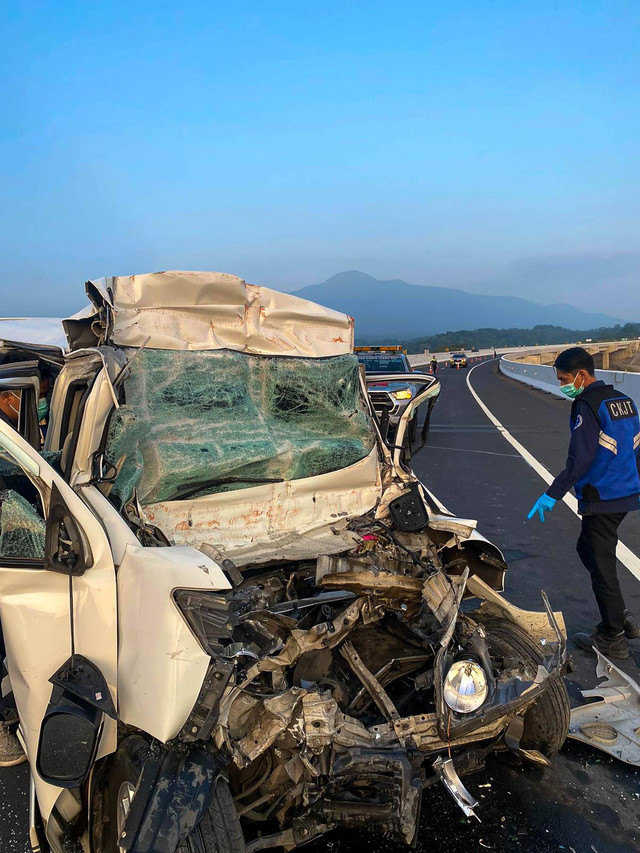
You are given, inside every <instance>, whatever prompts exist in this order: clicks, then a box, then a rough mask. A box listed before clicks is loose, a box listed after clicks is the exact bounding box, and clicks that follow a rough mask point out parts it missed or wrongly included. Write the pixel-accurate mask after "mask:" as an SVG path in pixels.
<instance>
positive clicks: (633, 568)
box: [467, 359, 640, 580]
mask: <svg viewBox="0 0 640 853" xmlns="http://www.w3.org/2000/svg"><path fill="white" fill-rule="evenodd" d="M492 360H493V359H492ZM483 363H484V364H486V363H487V362H486V361H485V362H483ZM476 367H480V365H479V364H476V365H475V366H474V367H472V368H471V370H470V371H469V372H468V373H467V388H468V389H469V391H470V392H471V396H472V397H473V399H474V400H475V401H476V403H477V404H478V405H479V406H480V408H481V409H482V411H483V412H484V413H485V415H486V416H487V417H488V418H489V420H490V421H491V423H492V424H493V425H494V426H495V428H496V429H497V430H498V432H499V433H500V434H501V435H502V437H503V438H504V439H505V440H506V441H508V442H509V444H510V445H511V446H512V447H515V449H516V450H517V451H518V453H519V454H520V456H522V458H523V459H524V460H525V462H527V463H528V464H529V465H531V467H532V468H533V470H534V471H535V472H536V474H538V475H539V476H540V477H542V479H543V480H544V481H545V483H546V484H547V485H548V486H550V485H551V483H553V480H554V477H553V474H552V473H551V472H550V471H548V470H547V469H546V468H545V467H544V465H542V463H540V462H538V460H537V459H536V458H535V456H533V455H532V454H531V453H529V451H528V450H527V448H526V447H524V446H523V445H522V444H520V442H519V441H518V439H517V438H514V437H513V436H512V435H511V433H510V432H509V430H508V429H506V427H504V426H503V425H502V424H501V423H500V421H499V420H498V419H497V418H496V416H495V415H494V414H493V412H492V411H491V410H490V409H488V408H487V406H486V405H485V404H484V403H483V402H482V400H481V399H480V397H478V395H477V394H476V392H475V391H474V390H473V387H472V385H471V374H472V373H473V371H474V370H475V369H476ZM563 501H564V502H565V504H566V505H567V506H568V507H569V509H570V510H572V511H573V512H574V513H575V514H576V515H577V516H579V513H578V501H577V500H576V498H575V497H574V496H573V495H571V494H566V495H565V496H564V498H563ZM616 556H617V558H618V559H619V560H620V562H621V563H622V565H623V566H625V568H627V569H629V571H630V572H631V574H632V575H633V576H634V577H635V578H636V579H637V580H640V557H638V556H637V555H636V554H634V552H633V551H632V550H631V549H630V548H627V546H626V545H623V544H622V542H620V541H619V542H618V547H617V549H616Z"/></svg>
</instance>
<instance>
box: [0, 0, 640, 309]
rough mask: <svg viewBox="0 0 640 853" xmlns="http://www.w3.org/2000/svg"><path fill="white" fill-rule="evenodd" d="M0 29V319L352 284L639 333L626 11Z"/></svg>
mask: <svg viewBox="0 0 640 853" xmlns="http://www.w3.org/2000/svg"><path fill="white" fill-rule="evenodd" d="M0 20H1V21H2V24H3V26H2V30H3V52H2V55H1V56H0V92H1V93H2V97H1V102H2V110H1V112H0V183H1V185H2V193H1V194H0V198H1V208H0V215H1V223H0V224H1V228H0V276H1V278H0V280H1V281H2V285H1V287H2V296H3V299H2V306H1V307H0V314H3V315H8V314H21V313H27V314H42V315H46V314H62V313H65V312H67V311H73V310H75V309H77V308H78V307H80V305H81V304H82V303H83V301H84V300H83V291H82V282H83V281H84V280H86V279H87V278H92V277H99V276H102V275H105V274H108V275H111V274H127V273H132V272H147V271H151V270H156V269H166V268H183V269H216V270H224V271H227V272H234V273H237V274H239V275H242V276H243V277H245V278H247V279H248V280H250V281H256V282H261V283H265V284H269V285H271V286H274V287H282V288H285V289H294V288H296V287H301V286H303V285H305V284H311V283H315V282H317V281H321V280H323V279H324V278H327V277H328V276H330V275H332V274H333V273H335V272H338V271H340V270H344V269H352V268H357V269H361V270H363V271H365V272H368V273H371V274H372V275H375V276H377V277H380V278H392V277H398V278H404V279H406V280H408V281H411V282H415V283H421V284H442V285H445V286H458V287H463V288H466V289H470V290H476V291H484V292H495V293H508V292H510V293H514V294H516V293H517V295H521V296H528V297H530V298H533V299H537V300H540V301H545V302H556V301H568V302H575V303H581V304H584V303H585V302H586V303H589V304H593V302H594V301H595V300H598V299H602V298H603V295H604V296H606V299H607V301H608V302H611V301H614V302H615V303H616V307H617V308H618V309H619V310H616V311H613V308H612V306H611V305H610V304H609V305H608V306H607V307H608V309H609V311H610V312H611V313H615V314H621V313H623V314H624V315H631V314H633V313H634V311H635V316H633V317H632V319H640V297H638V295H637V294H638V292H639V291H640V288H639V287H638V284H637V282H638V274H640V228H639V224H640V221H639V220H640V191H639V190H640V182H639V178H640V156H639V154H640V151H639V150H638V149H639V147H640V112H639V105H640V100H639V96H638V92H639V91H640V64H639V62H640V61H639V59H638V56H639V55H640V54H639V51H638V47H639V35H640V6H639V5H638V3H637V2H616V0H611V1H610V2H607V3H605V2H554V3H551V2H546V0H536V2H533V1H532V2H518V0H510V2H503V0H494V2H489V0H475V2H459V0H451V2H449V3H446V4H444V3H431V2H424V0H422V2H402V0H401V2H395V3H390V2H377V0H369V2H367V3H358V4H351V3H345V2H333V0H325V2H323V3H322V4H310V3H306V4H305V3H301V2H299V0H298V2H275V3H270V4H268V3H264V2H262V3H258V2H255V0H254V1H253V2H248V0H244V2H243V0H240V2H236V3H234V4H229V3H226V4H217V3H215V2H193V0H184V2H183V3H182V4H181V5H179V4H177V3H175V0H173V2H166V0H154V2H128V3H125V2H120V0H111V2H109V0H104V2H102V3H96V4H88V3H86V2H68V0H57V2H55V3H54V2H40V3H35V2H9V3H7V4H5V5H4V6H3V11H2V12H1V13H0ZM523 270H524V272H523ZM634 291H635V292H634ZM636 306H637V308H636ZM585 307H586V306H585Z"/></svg>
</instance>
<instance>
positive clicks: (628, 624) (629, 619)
mask: <svg viewBox="0 0 640 853" xmlns="http://www.w3.org/2000/svg"><path fill="white" fill-rule="evenodd" d="M624 635H625V637H626V638H627V640H637V639H638V637H640V625H638V623H637V622H634V620H633V616H632V615H631V611H630V610H625V611H624Z"/></svg>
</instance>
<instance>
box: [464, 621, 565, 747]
mask: <svg viewBox="0 0 640 853" xmlns="http://www.w3.org/2000/svg"><path fill="white" fill-rule="evenodd" d="M479 621H480V620H479ZM481 621H482V624H483V626H484V628H485V630H486V633H487V641H488V643H489V650H490V652H491V654H492V655H493V654H496V653H497V654H499V655H504V654H509V655H512V656H513V655H515V656H516V657H518V658H521V659H522V660H523V661H524V662H525V663H528V664H529V665H530V667H531V668H532V669H533V668H537V666H538V664H540V663H542V661H543V656H542V652H541V651H540V647H539V645H538V644H537V643H536V641H535V640H534V639H533V637H532V636H531V635H530V634H528V633H527V632H526V631H525V630H524V629H523V628H521V627H520V626H519V625H516V624H515V623H514V622H511V621H510V620H508V619H499V618H495V617H494V618H490V619H483V620H481ZM570 715H571V707H570V704H569V694H568V693H567V686H566V684H565V682H564V678H563V677H562V676H561V675H552V676H550V678H549V684H548V686H547V689H546V690H545V691H544V693H543V694H542V695H541V696H540V697H539V698H538V699H537V700H536V701H535V702H534V704H533V705H531V707H530V708H529V709H528V711H527V712H526V714H525V716H524V732H523V734H522V738H521V740H520V745H521V746H522V747H523V748H524V749H537V750H538V751H539V752H541V753H542V754H543V755H546V756H548V757H551V756H553V755H555V754H556V753H557V752H558V751H559V750H560V749H562V746H563V744H564V742H565V740H566V738H567V734H568V731H569V718H570Z"/></svg>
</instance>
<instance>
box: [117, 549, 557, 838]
mask: <svg viewBox="0 0 640 853" xmlns="http://www.w3.org/2000/svg"><path fill="white" fill-rule="evenodd" d="M318 564H319V565H318V567H316V571H317V573H318V583H317V588H318V589H319V592H318V593H317V595H316V596H315V597H308V598H298V599H292V600H290V601H287V602H281V603H279V604H276V605H271V606H267V601H266V599H267V598H268V597H269V589H270V588H271V589H272V590H273V588H275V587H276V586H277V585H278V579H277V577H276V575H274V574H273V572H272V573H271V574H270V575H266V576H260V577H259V579H258V580H256V579H255V578H254V579H253V580H252V581H247V580H245V581H243V583H241V584H240V585H239V586H237V587H236V588H235V589H234V590H232V591H231V592H230V593H227V594H220V595H216V596H211V600H210V601H208V602H203V600H202V597H200V598H199V599H198V600H197V601H196V600H195V599H193V600H191V599H189V598H188V595H187V597H186V598H183V599H180V600H179V601H178V602H177V603H178V606H179V607H181V609H182V610H183V612H188V613H189V614H190V618H191V624H192V625H196V624H197V619H196V613H197V614H198V618H199V619H200V622H199V626H200V627H199V628H198V630H199V631H202V630H206V631H207V637H206V639H207V642H208V644H209V648H210V651H211V654H212V662H211V667H210V670H209V672H208V674H207V677H206V679H205V683H204V685H203V688H202V691H201V695H200V698H199V700H198V702H197V703H196V706H195V707H194V709H193V711H192V713H191V716H190V718H189V720H188V721H187V723H186V724H185V726H184V729H183V731H182V733H181V735H180V737H179V739H178V740H179V742H180V748H181V749H183V750H185V749H186V750H187V751H188V750H189V749H192V750H193V752H194V754H195V751H196V750H200V749H201V745H202V743H203V742H207V743H208V744H209V747H210V748H211V747H213V750H212V751H213V754H214V755H215V756H216V762H217V766H218V767H221V768H223V771H224V772H225V773H226V774H228V778H229V780H230V784H231V788H232V791H233V792H234V796H235V801H236V807H237V810H238V814H239V815H240V816H241V817H242V818H244V819H246V820H247V821H252V822H255V824H257V825H258V826H259V827H260V829H261V833H260V834H257V833H254V835H256V837H253V838H252V837H251V836H250V835H249V837H248V838H247V850H248V851H250V853H254V851H258V850H262V849H266V848H271V847H276V846H277V847H283V848H284V849H285V850H292V849H294V848H295V847H297V846H299V845H300V844H303V843H306V842H308V841H309V840H311V839H312V838H315V837H318V836H320V835H322V834H324V833H326V832H327V831H329V830H331V829H334V828H336V827H341V828H346V827H351V828H358V827H364V826H371V825H376V827H377V828H378V829H379V831H381V832H388V833H392V834H393V835H395V836H396V837H398V838H401V839H402V840H404V842H405V843H406V844H408V845H410V844H412V843H413V841H414V840H415V837H416V832H417V827H418V819H419V812H420V804H421V800H422V793H423V790H424V789H425V788H427V787H429V786H430V785H433V784H437V783H438V782H440V781H441V782H442V783H443V784H444V785H445V787H446V788H447V790H448V791H449V792H450V793H451V795H452V796H453V798H454V800H455V801H456V803H457V804H458V805H459V806H460V808H461V809H462V810H463V812H464V813H465V814H466V815H473V814H475V812H474V808H475V806H476V805H477V803H476V802H475V801H474V800H473V798H472V797H471V795H470V794H469V793H468V792H467V791H466V789H465V788H464V785H463V784H462V782H461V781H460V776H463V775H465V774H467V773H469V772H473V771H474V770H479V769H481V768H482V767H483V764H484V759H485V758H486V756H487V755H488V754H489V753H491V752H495V751H496V750H503V749H511V750H512V751H514V752H516V753H518V754H519V755H521V756H522V757H523V758H526V759H528V760H531V761H534V762H536V763H543V764H544V763H546V759H545V758H544V756H542V755H541V754H540V753H536V751H535V750H528V749H523V748H521V746H520V737H521V735H522V730H523V716H524V714H525V712H526V710H527V709H528V708H529V707H530V706H531V705H532V704H533V703H534V702H535V701H536V700H537V699H538V698H539V696H540V695H541V694H542V693H543V692H544V691H545V689H546V687H547V682H548V679H549V678H551V677H555V676H557V675H558V674H560V673H561V672H562V670H563V667H564V663H565V639H564V636H563V633H562V630H561V628H560V626H559V624H558V620H561V618H562V617H561V615H560V614H553V613H552V611H551V609H550V607H549V604H548V601H547V600H546V596H544V594H543V599H544V603H545V609H546V614H543V613H540V614H533V613H529V612H528V611H521V610H518V609H517V608H513V607H512V606H511V605H509V604H508V603H507V602H506V601H505V600H504V599H503V598H502V597H501V596H500V595H499V594H497V593H496V592H494V591H493V590H491V589H490V588H489V587H487V586H486V584H484V582H483V581H481V580H480V579H479V578H477V577H472V578H468V577H467V575H468V571H465V572H464V573H463V575H462V576H460V577H454V578H448V577H447V576H446V575H445V574H443V573H442V572H439V571H437V572H433V573H432V574H430V575H429V576H428V577H426V578H424V579H422V578H416V577H411V576H408V575H397V574H393V573H391V572H385V571H374V570H372V569H371V568H370V567H363V566H362V565H359V564H358V563H357V561H350V560H344V559H341V560H339V561H337V562H336V563H334V564H331V561H329V566H330V567H332V568H340V571H339V572H337V571H328V572H326V569H327V560H326V558H325V559H324V560H323V559H320V560H319V561H318ZM324 572H326V573H324ZM291 583H292V582H291V578H290V579H289V582H288V585H289V586H290V587H291ZM290 592H291V589H290ZM465 594H466V598H467V600H469V601H470V602H471V599H472V598H480V599H481V601H482V603H481V605H480V607H479V608H477V610H474V611H471V612H470V613H469V614H468V615H467V614H466V613H464V612H463V611H462V610H461V602H462V599H463V596H464V595H465ZM203 604H208V605H209V606H208V607H205V608H204V610H203ZM189 607H190V608H191V609H190V610H189ZM496 613H498V614H500V615H501V616H502V617H503V618H505V619H507V620H510V621H513V622H514V623H517V621H518V620H520V621H521V622H522V621H523V620H524V621H525V622H527V623H528V624H529V626H530V625H531V623H532V621H533V622H535V624H536V625H537V627H538V634H537V638H538V640H539V642H540V649H541V656H540V658H541V662H540V663H539V664H538V665H537V667H535V668H533V669H532V668H531V667H529V668H527V666H525V665H524V664H523V663H521V662H520V663H518V662H517V661H513V660H510V661H506V660H501V661H500V663H499V664H498V663H497V662H496V661H495V660H494V661H493V663H492V662H491V636H490V631H485V630H484V629H483V627H482V623H483V620H484V619H485V616H486V615H487V614H489V615H493V616H494V617H495V614H496ZM318 617H321V618H320V621H315V619H317V618H318ZM205 622H206V623H207V624H206V628H203V626H204V623H205ZM314 622H315V623H314ZM312 623H314V624H312ZM372 641H373V643H374V644H375V643H376V642H377V643H379V644H380V645H381V646H382V645H386V646H388V647H389V648H390V649H391V647H395V648H396V652H395V653H394V652H393V651H388V652H387V653H385V654H384V655H383V657H382V658H381V657H380V655H378V656H376V655H375V654H373V652H372ZM216 644H218V645H217V649H216ZM461 647H464V648H465V649H466V652H465V653H466V654H473V655H474V656H475V658H476V659H477V660H480V661H484V665H485V666H488V667H491V673H490V689H489V694H488V697H487V699H486V701H485V703H484V704H483V706H482V707H481V708H479V709H478V710H477V711H476V712H475V713H472V714H464V715H463V714H456V713H454V712H453V711H451V710H450V709H449V708H448V707H447V705H446V703H445V701H444V698H443V689H442V685H443V679H444V676H445V672H446V669H447V666H448V664H449V662H450V660H451V659H452V657H454V656H455V655H457V654H459V650H460V648H461ZM398 648H400V649H401V650H402V652H403V653H402V654H399V653H398V651H397V650H398ZM265 649H266V650H267V653H266V654H264V650H265ZM261 652H262V654H261ZM376 660H378V662H379V660H384V663H383V664H382V665H381V666H379V665H378V663H377V662H376ZM498 666H500V667H501V668H502V671H497V667H498ZM407 679H409V682H407V681H406V680H407ZM403 680H404V681H405V682H406V683H411V684H412V685H413V691H410V692H412V693H413V695H409V696H407V695H405V694H403V693H402V691H399V690H398V686H399V685H400V684H402V683H403ZM392 694H394V695H392ZM416 700H417V705H420V704H422V705H423V707H424V712H419V713H403V710H405V709H407V708H409V709H410V710H415V708H416ZM175 787H176V789H177V790H181V786H180V785H176V786H175ZM149 803H150V804H151V803H153V804H154V805H153V808H154V809H155V812H156V819H162V820H166V816H165V817H163V816H162V809H160V817H158V807H157V793H155V794H154V793H153V792H150V793H149ZM149 808H151V805H150V806H149ZM141 810H142V812H144V808H143V806H142V804H140V803H139V804H138V809H137V813H138V818H137V819H138V820H140V819H141V818H140V813H141ZM270 828H271V829H273V830H274V831H266V832H265V830H269V829H270ZM126 849H128V850H131V851H137V846H136V844H135V843H134V844H131V846H130V847H127V848H126Z"/></svg>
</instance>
